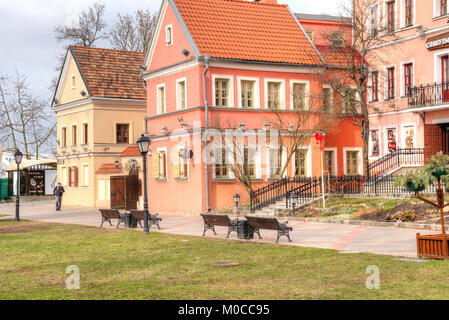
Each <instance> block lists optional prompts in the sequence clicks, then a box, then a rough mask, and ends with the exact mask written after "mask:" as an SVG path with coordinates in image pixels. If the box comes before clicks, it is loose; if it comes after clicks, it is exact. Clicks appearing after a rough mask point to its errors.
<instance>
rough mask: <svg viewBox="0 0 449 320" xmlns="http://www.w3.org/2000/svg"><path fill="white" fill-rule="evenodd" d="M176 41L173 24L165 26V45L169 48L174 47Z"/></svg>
mask: <svg viewBox="0 0 449 320" xmlns="http://www.w3.org/2000/svg"><path fill="white" fill-rule="evenodd" d="M168 30H170V40H171V41H170V42H168V38H169V37H168ZM173 42H174V39H173V24H171V23H170V24H168V25H166V26H165V45H166V46H167V47H170V46H172V45H173Z"/></svg>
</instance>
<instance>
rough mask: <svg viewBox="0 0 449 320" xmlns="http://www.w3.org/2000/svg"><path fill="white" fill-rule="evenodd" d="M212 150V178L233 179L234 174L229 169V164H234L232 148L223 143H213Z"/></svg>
mask: <svg viewBox="0 0 449 320" xmlns="http://www.w3.org/2000/svg"><path fill="white" fill-rule="evenodd" d="M213 150H214V157H213V171H212V178H213V179H216V180H219V179H235V174H234V172H233V171H232V170H231V166H233V165H234V150H231V149H230V148H228V147H226V146H223V145H215V146H214V147H213Z"/></svg>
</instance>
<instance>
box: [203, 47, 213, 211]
mask: <svg viewBox="0 0 449 320" xmlns="http://www.w3.org/2000/svg"><path fill="white" fill-rule="evenodd" d="M210 59H211V56H210V55H208V54H206V55H205V56H204V63H205V65H206V69H205V70H204V73H203V99H204V109H205V132H207V130H208V128H209V105H208V103H207V91H206V74H207V72H208V71H209V62H210ZM204 137H205V138H204V148H205V149H206V143H207V140H206V137H207V135H205V136H204ZM208 161H209V160H208V154H207V152H204V162H205V166H204V170H205V179H206V208H207V211H209V209H210V200H209V166H208Z"/></svg>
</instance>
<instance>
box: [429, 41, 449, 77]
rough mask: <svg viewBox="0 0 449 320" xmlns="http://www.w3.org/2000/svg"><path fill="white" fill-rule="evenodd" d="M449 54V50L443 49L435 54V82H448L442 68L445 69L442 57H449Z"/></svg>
mask: <svg viewBox="0 0 449 320" xmlns="http://www.w3.org/2000/svg"><path fill="white" fill-rule="evenodd" d="M448 56H449V50H447V49H446V50H442V51H438V52H437V53H435V54H434V58H433V62H434V72H433V74H434V77H435V79H434V80H435V83H442V82H443V80H444V81H445V82H447V80H446V78H447V77H446V75H444V76H443V73H442V70H443V66H442V59H443V58H444V59H447V58H446V57H448Z"/></svg>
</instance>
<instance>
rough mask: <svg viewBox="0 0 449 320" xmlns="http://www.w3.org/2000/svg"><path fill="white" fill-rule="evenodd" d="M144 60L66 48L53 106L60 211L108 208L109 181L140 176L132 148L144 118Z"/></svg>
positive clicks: (117, 52)
mask: <svg viewBox="0 0 449 320" xmlns="http://www.w3.org/2000/svg"><path fill="white" fill-rule="evenodd" d="M144 58H145V53H143V52H130V51H120V50H110V49H99V48H85V47H77V46H72V47H70V48H69V50H68V52H67V55H66V59H65V63H64V67H63V69H62V72H61V75H60V78H59V82H58V86H57V89H56V92H55V97H54V100H53V110H54V111H55V112H56V115H57V144H58V152H57V160H58V181H59V182H61V183H62V185H63V186H64V188H65V190H66V192H65V194H64V198H63V205H68V206H83V207H102V208H109V207H110V206H111V183H110V181H111V176H126V175H129V174H138V175H140V176H141V175H142V172H141V171H142V170H141V158H142V157H141V156H140V155H139V153H138V152H137V151H138V150H136V146H135V144H136V141H137V139H138V138H139V137H140V135H141V134H142V133H143V131H144V118H145V113H146V90H145V88H144V83H143V82H142V80H141V79H140V78H139V74H140V68H141V65H142V62H143V60H144ZM121 155H123V157H121ZM122 160H123V163H122ZM134 180H135V179H134ZM113 196H114V195H113ZM139 200H140V199H139Z"/></svg>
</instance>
